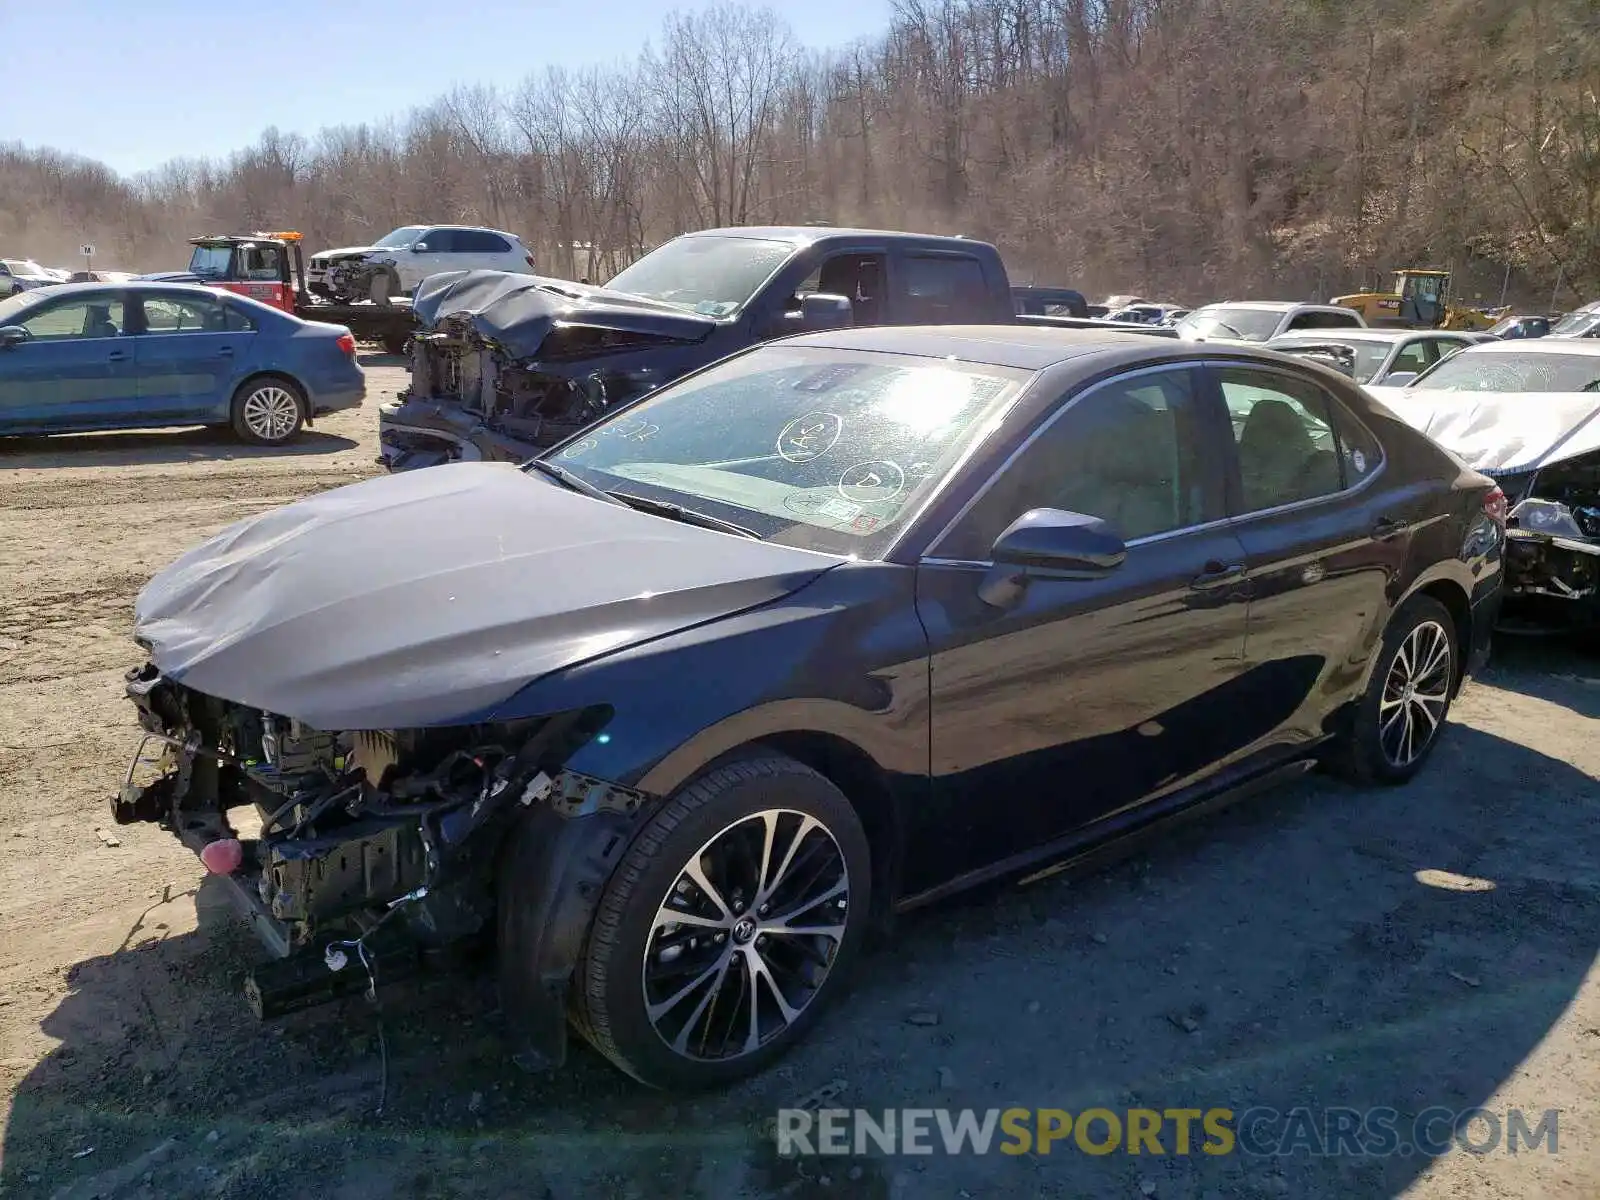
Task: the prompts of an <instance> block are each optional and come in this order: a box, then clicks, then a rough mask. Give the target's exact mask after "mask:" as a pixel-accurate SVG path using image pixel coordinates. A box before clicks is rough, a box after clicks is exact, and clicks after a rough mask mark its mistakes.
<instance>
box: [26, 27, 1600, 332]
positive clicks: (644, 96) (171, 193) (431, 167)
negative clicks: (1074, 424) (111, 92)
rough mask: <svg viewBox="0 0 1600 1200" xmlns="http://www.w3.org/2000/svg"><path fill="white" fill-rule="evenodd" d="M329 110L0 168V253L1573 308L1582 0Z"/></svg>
mask: <svg viewBox="0 0 1600 1200" xmlns="http://www.w3.org/2000/svg"><path fill="white" fill-rule="evenodd" d="M420 99H425V98H424V97H419V100H420ZM328 115H329V119H330V125H329V127H328V128H326V129H324V130H322V131H321V132H319V133H316V134H315V135H312V136H302V135H299V134H292V133H281V132H278V131H276V130H269V131H268V132H267V133H266V134H265V135H264V136H262V137H261V138H260V140H259V141H258V142H257V143H256V144H255V145H254V146H252V147H250V148H249V149H245V150H241V151H239V152H238V153H236V154H234V155H233V156H232V157H230V158H229V159H228V160H227V161H225V162H202V161H190V160H182V159H180V160H176V161H174V162H172V163H170V164H168V165H166V166H165V167H162V168H161V169H159V170H157V171H154V172H152V173H150V174H148V175H146V176H142V177H139V178H137V179H134V180H125V179H122V178H119V177H118V176H117V175H116V174H115V173H113V172H111V171H109V170H108V169H106V168H105V167H103V166H101V165H99V164H96V163H92V162H86V161H84V160H82V159H78V158H74V157H73V156H71V155H70V154H69V153H66V152H64V151H65V150H66V149H70V148H63V150H62V151H57V150H41V149H29V148H24V147H20V146H10V147H4V146H0V251H3V252H4V253H5V254H6V255H8V256H10V255H27V256H32V257H35V258H38V259H41V260H43V261H45V262H47V263H50V264H60V265H67V264H70V263H73V262H74V261H75V258H76V248H77V246H78V245H79V243H80V242H83V241H91V242H94V243H95V244H96V245H97V246H98V247H99V248H100V254H99V258H98V261H99V263H100V265H104V266H108V267H113V266H114V267H124V268H127V269H136V270H137V269H144V270H154V269H159V268H163V267H176V266H181V265H182V264H183V262H185V261H186V259H187V247H186V246H185V245H184V244H183V242H184V239H185V238H186V237H188V236H191V235H193V234H198V233H205V232H223V231H237V230H241V229H252V228H264V227H270V228H298V229H300V230H302V231H303V232H304V233H305V235H306V239H307V243H308V246H309V247H310V248H312V249H321V248H324V247H330V246H338V245H349V244H363V243H365V242H366V241H368V240H369V239H370V238H372V237H375V236H377V235H380V234H382V233H384V232H386V231H387V230H389V229H390V228H392V227H394V226H397V225H401V224H407V223H413V222H428V221H455V222H468V223H478V222H481V223H484V224H488V225H493V226H498V227H501V228H505V229H509V230H512V231H515V232H518V233H520V234H522V235H523V236H524V237H525V238H526V239H527V240H528V242H529V244H530V245H533V246H535V247H536V248H537V252H538V253H539V255H540V256H541V263H540V265H541V268H542V269H544V270H546V271H548V272H549V273H552V274H561V275H589V276H591V277H594V278H604V277H605V276H607V275H608V274H610V272H611V270H612V269H613V268H615V267H617V266H619V265H621V264H622V263H623V262H625V261H626V260H628V259H630V258H632V257H634V256H637V255H638V254H639V253H641V252H642V251H643V250H645V249H647V248H649V247H650V246H653V245H655V244H656V243H658V242H660V241H662V240H664V239H665V238H667V237H670V236H672V235H673V234H676V233H679V232H682V231H683V230H686V229H693V228H700V227H705V226H711V225H720V224H745V223H759V222H775V223H777V222H781V223H798V222H806V221H827V222H830V223H834V224H868V225H878V226H884V227H888V228H911V229H921V230H928V231H934V232H961V233H966V234H969V235H971V236H975V237H980V238H984V239H987V240H991V241H994V242H996V243H998V244H999V245H1000V247H1001V249H1002V250H1003V251H1004V253H1005V254H1006V257H1007V261H1008V263H1009V264H1011V266H1012V269H1013V273H1014V274H1015V275H1016V276H1017V278H1018V280H1019V281H1021V282H1029V281H1032V282H1039V283H1063V284H1069V285H1076V286H1079V287H1082V288H1084V289H1085V290H1086V291H1090V292H1097V293H1098V292H1105V291H1111V290H1115V291H1119V292H1140V293H1143V294H1146V295H1150V296H1151V297H1152V298H1155V299H1168V298H1172V299H1175V300H1178V301H1183V302H1189V303H1194V302H1198V301H1201V300H1205V299H1210V298H1220V297H1223V296H1232V297H1235V298H1239V297H1244V296H1247V295H1248V296H1253V297H1259V298H1290V297H1299V296H1307V297H1315V298H1319V299H1320V298H1325V297H1326V296H1329V295H1332V294H1334V293H1336V292H1339V291H1344V290H1350V289H1351V288H1353V287H1355V286H1357V285H1360V284H1362V283H1364V282H1372V281H1375V280H1377V279H1378V278H1380V277H1382V276H1383V275H1386V273H1387V271H1388V270H1389V269H1390V268H1392V267H1395V266H1405V265H1418V266H1421V265H1436V266H1453V267H1454V268H1455V269H1456V271H1457V272H1458V276H1459V277H1458V283H1457V289H1456V290H1457V294H1458V295H1459V296H1461V297H1462V298H1465V299H1471V298H1475V297H1476V298H1481V299H1483V300H1486V301H1490V302H1492V301H1495V300H1497V299H1498V298H1499V296H1500V292H1501V289H1502V287H1503V286H1505V285H1506V284H1507V282H1508V280H1509V287H1510V297H1511V299H1513V300H1514V301H1518V302H1520V303H1523V304H1527V305H1534V306H1538V307H1543V306H1544V305H1547V304H1549V303H1550V301H1551V297H1552V293H1553V292H1554V291H1555V290H1556V289H1557V288H1558V287H1559V292H1560V294H1559V295H1558V296H1556V302H1557V304H1558V305H1562V306H1567V305H1571V304H1573V303H1575V302H1577V301H1578V300H1580V299H1585V300H1586V299H1590V298H1593V297H1594V296H1595V295H1597V294H1600V5H1597V4H1595V3H1594V2H1593V0H1429V2H1428V3H1426V4H1409V5H1408V4H1390V3H1379V2H1377V0H902V2H901V3H900V4H899V5H898V6H897V10H896V15H895V17H894V20H893V22H892V25H891V27H890V28H889V29H888V30H887V31H886V33H885V34H884V36H883V37H882V38H881V39H878V40H876V41H872V42H868V43H864V44H861V45H859V46H856V47H853V48H849V49H845V50H840V51H832V52H829V53H827V54H823V55H819V54H815V53H810V52H807V51H804V50H802V49H801V48H800V47H798V46H796V44H795V42H794V40H793V38H792V36H791V35H790V33H789V32H788V31H787V29H786V27H785V25H784V23H783V21H782V19H781V17H779V16H777V15H776V14H775V13H773V12H770V11H764V10H757V9H753V8H749V7H745V6H733V5H729V6H727V7H722V8H719V9H715V10H712V11H709V12H706V13H704V14H703V15H693V16H681V17H672V18H669V19H668V21H667V22H666V24H665V25H664V27H663V28H662V29H661V30H660V32H659V34H658V35H657V36H656V37H655V38H654V39H653V42H652V45H651V48H650V49H648V50H647V51H646V52H645V53H643V54H642V55H641V56H640V57H639V59H638V60H637V61H636V62H634V63H631V64H627V65H623V66H618V67H616V68H613V69H606V70H583V71H567V70H561V69H554V70H550V71H547V72H542V73H539V74H536V75H533V76H531V77H529V78H528V79H527V80H526V81H525V82H524V83H523V84H522V85H521V86H520V87H518V88H517V89H516V90H515V91H513V92H511V93H509V94H507V93H502V92H496V91H494V90H492V89H488V88H476V89H463V90H457V91H455V92H453V93H451V94H448V95H444V96H441V97H438V98H436V99H431V100H429V101H428V102H427V103H426V104H425V105H424V106H423V107H420V108H418V109H416V110H414V111H413V112H411V113H410V114H404V115H397V116H396V117H395V118H394V119H393V120H391V121H389V122H387V123H385V124H382V125H377V126H367V125H360V126H348V125H340V124H338V123H337V118H338V114H337V113H329V114H328ZM172 134H173V140H174V144H175V145H179V144H181V141H182V137H183V131H182V129H181V128H179V127H177V126H174V128H173V131H172ZM591 254H592V255H593V256H594V259H595V261H594V262H593V263H592V264H591V262H590V261H589V257H590V255H591ZM1508 268H1509V269H1510V270H1509V273H1508Z"/></svg>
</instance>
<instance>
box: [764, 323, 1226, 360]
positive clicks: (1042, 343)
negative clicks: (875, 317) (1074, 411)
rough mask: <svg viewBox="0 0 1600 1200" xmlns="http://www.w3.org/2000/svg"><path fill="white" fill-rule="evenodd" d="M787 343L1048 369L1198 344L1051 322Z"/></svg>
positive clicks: (883, 329)
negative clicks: (1071, 362)
mask: <svg viewBox="0 0 1600 1200" xmlns="http://www.w3.org/2000/svg"><path fill="white" fill-rule="evenodd" d="M782 344H786V345H798V346H817V347H822V348H826V349H830V350H876V351H878V352H880V353H883V354H905V355H911V356H915V357H918V358H944V359H948V358H953V359H956V360H957V361H959V362H967V363H982V364H984V365H986V366H994V367H1012V368H1014V369H1016V370H1021V371H1042V370H1044V369H1045V368H1046V367H1051V366H1054V365H1055V364H1057V363H1061V362H1066V361H1067V360H1069V359H1078V358H1082V357H1083V356H1085V355H1090V354H1102V353H1109V352H1115V351H1128V350H1133V351H1136V352H1137V351H1140V350H1150V351H1160V350H1172V351H1175V353H1173V354H1172V355H1171V357H1174V358H1192V357H1193V356H1194V352H1195V350H1194V345H1193V344H1192V343H1188V342H1181V341H1178V340H1177V339H1176V338H1157V337H1151V336H1150V335H1149V334H1145V333H1119V332H1116V331H1111V330H1108V331H1106V332H1101V331H1100V330H1097V329H1081V328H1072V329H1063V328H1055V327H1051V326H1045V325H883V326H868V327H866V328H859V329H836V330H830V331H827V332H821V333H802V334H799V335H797V336H795V337H792V338H785V339H784V340H783V343H782Z"/></svg>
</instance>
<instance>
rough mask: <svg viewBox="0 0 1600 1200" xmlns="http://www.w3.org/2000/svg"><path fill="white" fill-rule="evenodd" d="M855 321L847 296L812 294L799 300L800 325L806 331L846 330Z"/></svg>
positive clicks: (824, 293)
mask: <svg viewBox="0 0 1600 1200" xmlns="http://www.w3.org/2000/svg"><path fill="white" fill-rule="evenodd" d="M855 320H856V318H855V310H854V309H852V308H851V307H850V298H849V297H848V296H835V295H830V294H829V293H827V292H812V293H811V294H810V295H809V296H802V297H801V298H800V324H801V325H802V326H803V327H804V328H806V329H848V328H849V327H850V326H851V325H854V324H855Z"/></svg>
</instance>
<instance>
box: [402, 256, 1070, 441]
mask: <svg viewBox="0 0 1600 1200" xmlns="http://www.w3.org/2000/svg"><path fill="white" fill-rule="evenodd" d="M414 312H415V313H416V318H417V323H418V326H419V331H418V333H417V334H416V335H414V337H413V339H412V358H411V385H410V387H409V388H407V389H406V390H405V391H403V392H402V393H401V394H400V396H399V397H398V399H397V400H396V401H395V402H393V403H390V404H386V405H384V406H383V407H382V408H381V409H380V411H379V422H378V430H379V436H380V441H381V458H382V461H383V462H384V464H385V465H386V466H387V467H388V468H389V469H390V470H391V471H403V470H411V469H414V468H417V467H426V466H433V465H435V464H437V463H440V462H447V461H453V460H458V459H460V460H468V461H490V462H521V461H523V460H525V459H527V458H529V457H530V456H532V455H533V454H535V453H537V452H538V451H539V450H540V449H541V448H543V447H547V446H551V445H554V444H555V443H556V442H558V441H560V440H562V439H563V438H566V437H569V436H571V435H572V434H573V433H574V432H575V431H577V430H579V429H581V428H583V427H584V426H585V425H588V424H590V423H592V422H593V421H595V420H596V419H598V418H599V417H600V416H601V415H602V414H604V413H605V412H607V411H608V410H610V409H611V408H613V407H615V406H616V405H618V404H622V403H625V402H626V401H628V400H631V399H634V398H635V397H637V396H640V395H643V394H644V393H646V392H648V391H650V390H651V389H653V388H657V387H660V386H661V385H662V384H664V383H666V382H668V381H669V380H672V379H676V378H677V377H678V376H680V375H683V374H685V373H686V372H688V371H692V370H694V369H695V368H697V367H701V366H704V365H706V364H707V363H710V362H714V361H716V360H717V359H719V358H723V357H725V356H727V355H729V354H732V353H734V352H735V351H738V350H742V349H745V348H746V347H748V346H750V345H752V344H755V343H757V342H762V341H766V340H769V339H771V338H777V337H784V336H788V335H791V334H795V333H802V332H805V331H807V330H823V329H835V328H841V327H844V326H871V325H915V324H930V325H948V324H957V323H960V324H968V323H970V324H988V323H994V324H1003V323H1011V322H1013V321H1018V320H1027V321H1034V322H1038V323H1048V322H1050V321H1051V320H1052V319H1053V318H1050V317H1042V316H1041V317H1019V316H1018V315H1017V314H1016V312H1015V311H1014V306H1013V300H1012V295H1011V288H1010V283H1009V281H1008V279H1007V277H1006V272H1005V266H1004V265H1003V264H1002V263H1001V261H1000V255H999V253H998V252H997V251H996V250H995V248H994V247H993V246H990V245H987V244H986V243H983V242H975V241H972V240H970V239H967V238H955V237H933V236H925V235H921V234H909V233H885V232H879V231H872V230H850V229H835V228H831V227H817V226H804V227H799V228H773V229H768V228H737V229H712V230H707V231H704V232H701V233H691V234H685V235H684V236H682V237H678V238H675V239H673V240H672V241H670V242H667V243H666V244H665V245H663V246H660V247H658V248H657V249H655V250H653V251H651V252H650V253H649V254H647V255H645V256H644V257H643V258H641V259H640V260H639V261H637V262H635V263H634V264H633V265H632V266H630V267H628V268H627V269H625V270H624V271H622V272H621V273H620V274H618V275H617V276H615V277H614V278H613V279H611V280H610V282H608V283H607V284H605V285H604V286H603V287H599V286H594V285H589V284H581V283H570V282H567V281H564V280H555V279H545V278H532V277H528V276H508V275H503V274H499V273H495V272H481V271H480V272H473V273H469V274H454V275H436V276H434V277H433V278H431V279H428V280H426V281H425V283H424V285H423V286H422V287H421V288H420V289H419V290H418V292H417V294H416V298H415V304H414Z"/></svg>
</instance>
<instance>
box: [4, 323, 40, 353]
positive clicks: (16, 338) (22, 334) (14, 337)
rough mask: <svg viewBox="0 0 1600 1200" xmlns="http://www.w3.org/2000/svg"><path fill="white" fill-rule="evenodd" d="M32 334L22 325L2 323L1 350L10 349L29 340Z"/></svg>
mask: <svg viewBox="0 0 1600 1200" xmlns="http://www.w3.org/2000/svg"><path fill="white" fill-rule="evenodd" d="M31 336H32V334H30V333H29V332H28V331H27V330H26V329H24V328H23V327H22V326H21V325H0V350H9V349H11V347H13V346H20V345H21V344H22V343H23V342H25V341H27V340H28V338H30V337H31Z"/></svg>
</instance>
